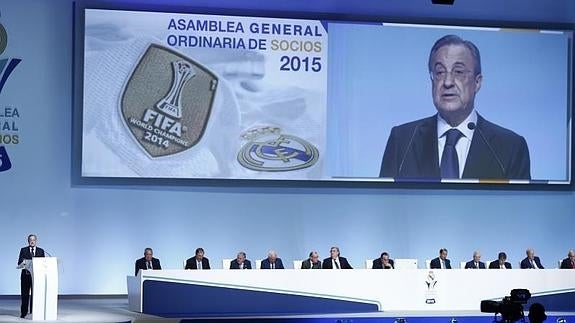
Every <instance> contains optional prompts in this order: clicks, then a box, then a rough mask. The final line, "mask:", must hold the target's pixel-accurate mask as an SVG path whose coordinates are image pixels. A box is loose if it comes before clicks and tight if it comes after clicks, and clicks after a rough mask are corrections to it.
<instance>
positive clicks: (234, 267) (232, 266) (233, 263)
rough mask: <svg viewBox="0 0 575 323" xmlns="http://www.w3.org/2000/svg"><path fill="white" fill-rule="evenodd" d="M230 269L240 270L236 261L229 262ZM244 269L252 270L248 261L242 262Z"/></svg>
mask: <svg viewBox="0 0 575 323" xmlns="http://www.w3.org/2000/svg"><path fill="white" fill-rule="evenodd" d="M230 269H240V264H239V262H238V260H237V259H234V260H232V261H231V262H230ZM244 269H252V263H251V262H250V261H249V260H247V259H246V260H244Z"/></svg>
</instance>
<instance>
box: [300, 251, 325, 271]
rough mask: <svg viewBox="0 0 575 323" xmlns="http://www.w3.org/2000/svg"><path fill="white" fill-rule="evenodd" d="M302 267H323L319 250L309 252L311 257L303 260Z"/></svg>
mask: <svg viewBox="0 0 575 323" xmlns="http://www.w3.org/2000/svg"><path fill="white" fill-rule="evenodd" d="M301 269H321V261H319V254H318V253H317V251H312V252H310V253H309V258H308V259H306V260H304V261H302V263H301Z"/></svg>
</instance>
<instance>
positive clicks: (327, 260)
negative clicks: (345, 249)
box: [321, 257, 353, 269]
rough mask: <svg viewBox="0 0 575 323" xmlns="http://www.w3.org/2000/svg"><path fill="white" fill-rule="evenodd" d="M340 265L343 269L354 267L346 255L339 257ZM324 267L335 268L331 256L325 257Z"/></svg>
mask: <svg viewBox="0 0 575 323" xmlns="http://www.w3.org/2000/svg"><path fill="white" fill-rule="evenodd" d="M339 266H340V267H341V269H353V268H352V267H351V265H350V264H349V262H347V259H345V257H339ZM321 268H322V269H333V265H332V263H331V257H329V258H325V259H324V260H323V263H322V264H321Z"/></svg>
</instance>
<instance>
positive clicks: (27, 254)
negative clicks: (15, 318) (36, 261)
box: [18, 234, 44, 318]
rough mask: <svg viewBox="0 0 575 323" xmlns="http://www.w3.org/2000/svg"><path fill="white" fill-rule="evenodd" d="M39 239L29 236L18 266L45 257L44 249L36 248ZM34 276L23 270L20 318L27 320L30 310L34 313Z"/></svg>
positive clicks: (21, 251)
mask: <svg viewBox="0 0 575 323" xmlns="http://www.w3.org/2000/svg"><path fill="white" fill-rule="evenodd" d="M36 242H37V238H36V235H35V234H31V235H29V236H28V246H26V247H23V248H22V249H20V254H19V255H18V266H20V265H21V264H22V263H23V262H24V260H25V259H28V260H31V259H32V258H33V257H44V249H42V248H40V247H37V246H36ZM31 292H32V274H31V273H30V272H29V271H28V270H26V269H22V272H21V273H20V298H21V300H22V305H21V306H20V317H21V318H25V317H26V315H27V314H28V309H30V313H32V295H31V294H30V293H31Z"/></svg>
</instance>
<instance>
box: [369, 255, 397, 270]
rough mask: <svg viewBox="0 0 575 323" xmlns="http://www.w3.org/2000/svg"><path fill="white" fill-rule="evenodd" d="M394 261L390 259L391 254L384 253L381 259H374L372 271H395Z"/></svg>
mask: <svg viewBox="0 0 575 323" xmlns="http://www.w3.org/2000/svg"><path fill="white" fill-rule="evenodd" d="M394 268H395V267H394V264H393V260H392V259H389V254H388V253H387V252H386V251H384V252H382V253H381V256H379V258H377V259H374V260H373V263H372V265H371V269H394Z"/></svg>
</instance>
